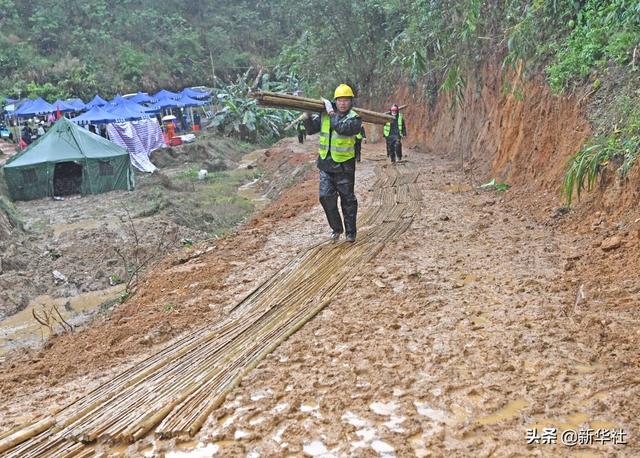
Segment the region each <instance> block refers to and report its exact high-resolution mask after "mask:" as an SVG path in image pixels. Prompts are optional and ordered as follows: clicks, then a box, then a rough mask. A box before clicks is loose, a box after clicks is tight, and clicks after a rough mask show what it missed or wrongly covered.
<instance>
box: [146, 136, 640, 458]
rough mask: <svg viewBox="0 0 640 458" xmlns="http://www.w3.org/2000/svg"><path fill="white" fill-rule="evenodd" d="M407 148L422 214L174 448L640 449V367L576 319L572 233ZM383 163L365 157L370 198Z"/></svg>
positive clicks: (583, 452) (338, 451)
mask: <svg viewBox="0 0 640 458" xmlns="http://www.w3.org/2000/svg"><path fill="white" fill-rule="evenodd" d="M369 149H371V147H370V148H369ZM365 156H367V155H365ZM369 157H370V156H369ZM373 159H381V156H380V155H379V154H378V155H376V156H374V157H373ZM408 160H409V161H410V163H411V164H412V166H414V167H416V168H417V169H419V170H420V171H421V173H422V175H421V179H420V184H421V190H422V193H423V196H424V201H423V208H422V215H421V217H419V218H417V221H416V222H415V223H414V224H413V226H412V227H411V228H410V229H409V230H408V231H407V232H406V233H405V234H404V236H403V237H402V238H401V239H399V240H395V241H392V242H390V243H389V245H388V246H387V247H386V248H385V250H383V252H382V253H380V255H379V256H378V257H377V258H376V259H375V260H374V261H372V262H371V263H369V264H368V265H366V266H363V267H362V271H361V272H360V273H359V275H358V277H357V278H356V279H355V281H354V282H353V284H352V285H351V286H350V287H348V288H347V289H345V290H344V291H343V292H342V293H341V295H340V297H339V298H338V299H337V300H335V301H334V302H333V303H332V304H330V305H329V306H328V307H327V308H326V309H325V310H324V311H323V312H322V313H321V314H320V315H319V316H318V317H317V318H316V319H315V320H314V321H312V322H311V323H309V324H308V325H306V326H305V327H304V328H303V329H302V330H301V331H299V332H298V333H297V334H295V335H294V336H293V337H291V338H290V339H289V340H288V341H287V342H285V343H284V344H283V345H282V346H281V347H280V348H278V349H277V350H276V351H275V352H274V353H273V354H272V355H270V356H269V357H268V358H267V359H266V360H265V361H263V362H262V363H261V364H260V365H259V366H258V368H257V369H256V370H255V371H253V373H252V374H251V375H250V376H249V377H247V378H246V379H245V380H244V381H243V383H242V385H241V387H240V388H239V389H237V390H235V391H234V392H233V393H232V394H231V395H230V396H229V398H228V399H227V401H226V402H225V404H224V405H223V406H222V407H221V408H219V409H218V410H217V411H216V412H215V413H214V415H212V417H211V420H210V422H209V423H208V424H207V425H206V426H205V428H204V430H203V431H202V432H201V433H200V434H199V435H198V437H197V438H196V441H195V442H191V443H187V444H185V445H184V446H183V448H187V449H188V448H189V447H191V448H192V453H188V454H184V450H183V451H181V452H179V453H178V452H176V453H170V454H167V456H172V457H179V456H208V455H210V454H212V453H213V452H214V451H216V452H217V453H218V455H220V456H245V455H246V456H280V455H285V456H286V455H291V456H293V455H296V456H297V455H307V456H322V457H328V456H490V455H491V456H508V455H512V454H516V455H520V454H532V455H540V456H550V455H556V456H562V455H577V456H634V455H637V453H638V452H639V451H640V448H639V445H638V441H637V440H636V439H635V438H636V434H637V432H638V420H637V418H636V417H635V414H634V412H637V411H638V407H640V405H639V404H640V401H638V396H637V395H638V384H637V376H638V375H640V374H638V370H637V366H636V367H635V370H631V371H628V372H627V373H626V374H625V373H623V372H617V373H616V369H617V368H618V367H619V366H620V365H621V364H624V363H625V362H628V361H625V357H623V356H622V355H621V354H619V355H616V356H617V357H615V356H614V357H612V355H611V354H597V353H596V352H595V351H594V348H592V347H590V346H589V345H588V344H587V343H588V341H589V340H590V339H594V338H598V335H599V334H600V331H599V330H598V329H585V328H584V327H583V325H581V324H580V323H577V322H576V319H575V318H574V310H573V308H574V306H575V299H576V296H575V290H574V289H573V288H572V287H571V286H570V285H571V282H570V281H568V280H569V279H567V278H566V277H567V275H569V276H570V275H571V273H569V274H567V272H566V271H565V269H564V267H563V266H564V262H565V259H566V253H567V252H570V251H571V249H572V246H571V239H570V238H568V237H567V238H565V237H563V236H560V235H558V234H550V233H549V231H548V229H547V228H546V227H544V226H542V225H538V224H536V223H535V222H533V221H531V220H528V219H527V218H525V217H520V216H515V215H513V214H512V213H511V211H510V210H509V209H508V208H506V206H505V205H503V202H501V200H502V199H503V197H502V196H501V195H500V194H495V193H492V192H476V191H474V190H473V189H471V187H470V186H465V185H464V183H463V180H462V179H461V177H460V176H459V174H458V171H457V170H456V165H455V163H448V162H446V161H443V160H441V159H440V158H438V157H427V156H422V155H421V156H417V155H413V156H412V155H410V156H409V158H408ZM380 165H382V163H381V162H379V161H370V160H365V162H364V163H363V166H362V167H361V170H360V172H359V177H358V178H359V186H358V187H359V190H360V196H359V197H360V201H361V203H363V204H364V205H366V203H367V200H368V197H369V193H368V192H367V191H368V189H367V187H368V186H369V185H370V184H371V183H372V180H373V172H374V170H375V167H376V166H380ZM382 166H383V167H388V166H389V165H387V164H384V165H382ZM311 215H312V224H313V228H314V229H315V230H316V231H317V232H318V233H321V232H322V230H323V229H324V221H323V219H322V215H321V214H320V213H319V212H317V211H316V212H313V213H312V214H311ZM309 224H310V221H308V217H302V218H298V220H297V221H296V222H295V224H294V226H293V227H292V231H293V232H296V233H299V232H306V231H307V230H309V228H310V227H309ZM265 249H266V250H268V249H269V246H266V247H265ZM631 351H632V353H635V355H636V356H637V352H636V351H634V350H633V349H631ZM626 356H627V357H628V356H629V355H628V354H627V355H626ZM636 361H637V360H636ZM634 377H635V379H634ZM634 380H635V381H634ZM544 428H556V429H557V431H556V435H557V442H558V444H561V442H562V434H563V432H564V431H567V430H575V431H576V432H579V431H580V430H582V431H585V432H583V433H581V434H582V435H583V436H584V437H587V436H588V434H589V433H588V431H589V430H590V429H591V430H592V433H591V434H596V433H595V431H596V430H598V429H605V430H608V431H613V430H614V429H615V430H618V431H619V430H623V431H624V433H625V434H626V436H625V435H622V436H621V435H619V434H618V436H617V438H616V439H615V440H616V441H618V442H627V443H628V444H627V445H622V444H618V445H614V443H613V442H614V439H613V438H612V437H611V436H609V439H610V440H609V441H607V440H606V437H605V438H604V439H603V440H602V441H601V442H603V443H600V444H598V443H597V442H596V441H595V437H597V436H593V435H592V436H591V439H584V437H583V439H584V440H583V441H582V442H583V443H584V444H582V443H578V444H577V445H576V443H577V440H575V441H574V442H575V443H574V444H572V446H565V445H558V444H555V445H554V444H543V443H537V444H536V443H534V444H532V445H527V431H528V430H531V433H530V434H533V431H534V429H537V432H538V434H539V435H541V434H542V432H543V430H544ZM548 434H551V433H548ZM565 434H567V435H566V437H565V439H566V441H567V443H570V442H571V437H572V436H571V433H565ZM549 437H551V436H549ZM538 442H542V440H539V441H538ZM198 443H199V445H198ZM587 443H592V444H593V445H586V444H587ZM212 444H214V445H212ZM160 449H161V448H160ZM156 450H157V452H156V453H157V454H158V455H161V452H160V451H159V449H156ZM147 453H149V452H148V449H147Z"/></svg>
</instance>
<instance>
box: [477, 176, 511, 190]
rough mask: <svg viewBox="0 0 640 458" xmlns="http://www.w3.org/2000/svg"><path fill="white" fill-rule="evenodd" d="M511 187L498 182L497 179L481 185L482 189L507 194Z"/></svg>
mask: <svg viewBox="0 0 640 458" xmlns="http://www.w3.org/2000/svg"><path fill="white" fill-rule="evenodd" d="M510 187H511V185H509V184H507V183H501V182H499V181H497V180H496V179H495V178H493V179H492V180H491V181H489V182H487V183H484V184H481V185H480V188H482V189H494V190H496V191H497V192H505V191H507V190H509V188H510Z"/></svg>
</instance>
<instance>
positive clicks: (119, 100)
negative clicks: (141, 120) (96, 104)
mask: <svg viewBox="0 0 640 458" xmlns="http://www.w3.org/2000/svg"><path fill="white" fill-rule="evenodd" d="M111 105H112V106H116V107H126V108H127V109H128V110H129V111H137V112H138V113H141V114H143V115H144V116H145V117H146V116H148V114H149V113H155V112H156V111H157V110H155V109H153V108H151V109H150V108H149V107H145V106H142V105H140V104H139V103H136V102H133V101H132V100H129V99H126V98H124V97H122V96H116V97H115V98H114V99H113V100H112V101H111Z"/></svg>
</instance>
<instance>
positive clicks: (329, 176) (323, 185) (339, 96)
mask: <svg viewBox="0 0 640 458" xmlns="http://www.w3.org/2000/svg"><path fill="white" fill-rule="evenodd" d="M333 97H334V100H335V102H334V103H331V102H329V101H328V100H325V111H326V112H323V113H322V114H320V115H313V116H311V115H310V114H309V113H307V121H306V131H307V134H309V135H313V134H315V133H316V132H320V148H319V150H318V153H319V156H318V161H317V165H318V169H320V203H321V204H322V208H323V209H324V213H325V215H326V216H327V221H328V222H329V226H331V229H332V231H333V232H332V233H331V239H332V240H334V241H337V240H338V239H339V238H340V234H342V233H343V232H346V240H347V242H355V241H356V217H357V213H358V200H357V199H356V195H355V192H354V186H355V172H356V152H355V144H356V137H355V136H356V135H357V134H358V133H359V132H360V129H361V127H362V119H361V118H360V116H359V115H358V113H356V112H355V110H353V109H352V107H353V97H354V95H353V90H352V89H351V88H350V87H349V86H347V85H346V84H341V85H339V86H338V87H337V88H336V90H335V93H334V95H333ZM338 195H339V196H340V206H341V207H342V216H343V217H344V228H343V226H342V218H341V217H340V212H339V211H338Z"/></svg>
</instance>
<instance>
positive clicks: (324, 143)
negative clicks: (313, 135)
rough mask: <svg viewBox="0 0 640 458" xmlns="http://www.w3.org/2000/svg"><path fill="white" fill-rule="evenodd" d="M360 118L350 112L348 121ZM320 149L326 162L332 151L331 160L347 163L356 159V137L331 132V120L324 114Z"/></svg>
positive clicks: (347, 116) (347, 117) (321, 155)
mask: <svg viewBox="0 0 640 458" xmlns="http://www.w3.org/2000/svg"><path fill="white" fill-rule="evenodd" d="M356 116H358V113H356V112H355V111H354V110H351V111H349V113H347V115H346V119H349V118H355V117H356ZM320 123H321V124H320V149H319V150H318V153H319V154H320V157H321V158H322V159H323V160H324V159H326V158H327V152H329V151H331V159H333V161H334V162H337V163H340V162H346V161H348V160H349V159H353V158H354V157H356V151H355V148H354V146H355V144H356V137H355V136H354V135H340V134H338V133H337V132H336V131H335V130H334V131H332V130H331V118H330V117H329V115H328V114H326V113H322V116H321V118H320Z"/></svg>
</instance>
